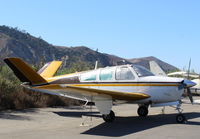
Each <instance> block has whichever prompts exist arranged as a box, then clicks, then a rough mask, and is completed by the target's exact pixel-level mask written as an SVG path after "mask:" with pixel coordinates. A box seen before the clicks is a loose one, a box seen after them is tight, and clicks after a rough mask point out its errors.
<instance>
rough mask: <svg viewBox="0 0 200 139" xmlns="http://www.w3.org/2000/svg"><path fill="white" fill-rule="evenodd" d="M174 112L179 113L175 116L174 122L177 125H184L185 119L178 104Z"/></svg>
mask: <svg viewBox="0 0 200 139" xmlns="http://www.w3.org/2000/svg"><path fill="white" fill-rule="evenodd" d="M176 110H177V111H178V112H179V114H178V115H177V116H176V122H177V123H180V124H182V123H185V122H186V121H187V119H186V117H185V116H184V115H183V114H182V111H183V110H182V109H181V104H178V105H177V106H176Z"/></svg>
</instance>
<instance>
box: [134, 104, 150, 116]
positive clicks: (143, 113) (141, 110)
mask: <svg viewBox="0 0 200 139" xmlns="http://www.w3.org/2000/svg"><path fill="white" fill-rule="evenodd" d="M137 113H138V115H139V116H140V117H146V116H147V115H148V113H149V110H148V108H147V107H145V106H140V107H139V108H138V110H137Z"/></svg>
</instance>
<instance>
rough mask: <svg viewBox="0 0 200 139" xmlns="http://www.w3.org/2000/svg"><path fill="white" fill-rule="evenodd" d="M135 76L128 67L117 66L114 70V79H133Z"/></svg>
mask: <svg viewBox="0 0 200 139" xmlns="http://www.w3.org/2000/svg"><path fill="white" fill-rule="evenodd" d="M134 79H135V77H134V75H133V73H132V72H131V70H130V69H129V68H128V67H119V68H117V70H116V80H134Z"/></svg>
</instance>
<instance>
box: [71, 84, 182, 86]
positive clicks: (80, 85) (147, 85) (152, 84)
mask: <svg viewBox="0 0 200 139" xmlns="http://www.w3.org/2000/svg"><path fill="white" fill-rule="evenodd" d="M70 86H179V85H178V84H70Z"/></svg>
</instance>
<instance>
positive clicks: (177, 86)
mask: <svg viewBox="0 0 200 139" xmlns="http://www.w3.org/2000/svg"><path fill="white" fill-rule="evenodd" d="M4 61H5V62H6V63H7V65H8V66H9V67H10V68H11V69H12V70H13V71H14V74H15V75H16V76H17V77H18V78H19V79H20V80H21V81H22V82H23V84H22V85H23V86H24V87H26V88H28V89H30V90H36V91H40V92H43V93H48V94H52V95H59V96H64V97H69V98H73V99H78V100H83V101H86V102H94V103H95V106H96V107H97V109H98V110H99V111H100V113H101V114H102V117H103V119H104V121H106V122H112V121H114V119H115V114H114V112H113V111H112V105H113V101H120V100H123V101H127V102H131V103H135V104H138V105H139V107H138V110H137V113H138V115H139V116H143V117H144V116H147V115H148V108H149V106H151V107H159V106H172V105H173V106H176V110H178V112H179V114H178V115H177V116H176V121H177V122H178V123H183V122H184V121H185V117H184V115H183V114H182V113H181V112H182V110H181V99H182V94H183V93H184V88H186V89H187V93H188V94H189V96H190V100H191V102H192V103H193V99H192V96H191V95H190V87H192V86H194V85H196V84H195V83H194V82H192V81H190V80H186V79H181V78H172V77H161V76H155V75H154V74H153V73H152V72H150V71H149V70H147V69H145V68H144V67H141V66H137V65H120V66H113V67H105V68H100V69H95V70H90V71H83V72H79V73H73V74H67V75H61V76H53V75H54V74H55V72H56V71H57V69H58V68H59V66H60V65H61V62H60V61H53V62H49V63H47V64H46V65H45V66H44V67H43V68H42V69H41V70H39V71H38V73H37V72H35V71H34V70H33V69H32V68H31V67H30V66H29V65H28V64H26V63H25V62H23V61H22V60H21V59H19V58H7V59H5V60H4Z"/></svg>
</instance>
